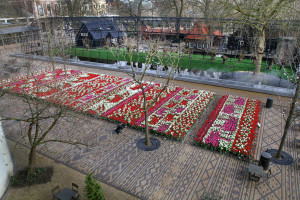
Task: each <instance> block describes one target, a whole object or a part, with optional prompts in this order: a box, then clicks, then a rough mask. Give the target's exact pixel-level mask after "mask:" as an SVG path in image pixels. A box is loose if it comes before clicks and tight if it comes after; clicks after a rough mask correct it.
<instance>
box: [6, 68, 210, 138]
mask: <svg viewBox="0 0 300 200" xmlns="http://www.w3.org/2000/svg"><path fill="white" fill-rule="evenodd" d="M143 84H144V86H146V89H145V91H146V99H147V104H148V105H150V103H151V102H152V100H153V99H154V98H155V97H157V96H158V95H159V93H160V92H161V90H162V88H163V87H164V85H162V84H157V83H151V84H150V83H146V82H145V83H143ZM0 89H2V90H7V91H9V92H12V93H17V94H23V95H29V96H31V97H33V98H37V99H43V100H45V101H47V102H51V103H54V104H56V105H59V106H66V107H68V108H72V109H75V110H78V111H81V112H85V113H89V114H90V115H94V116H96V117H99V118H104V119H108V120H112V121H118V122H123V123H126V124H128V125H130V126H132V127H136V128H141V129H143V128H144V127H145V124H144V119H145V115H144V111H143V93H142V91H141V88H140V87H139V85H138V84H136V83H135V82H134V81H133V80H131V79H128V78H120V77H115V76H109V75H103V74H96V73H83V72H81V71H77V70H67V71H64V70H62V69H58V70H55V71H43V72H39V73H37V74H35V75H32V76H20V77H15V78H13V79H8V80H2V81H1V82H0ZM214 97H215V93H213V92H208V91H204V90H195V89H186V88H182V87H178V86H168V87H167V89H166V90H165V91H164V92H162V93H161V95H160V96H159V98H158V101H157V102H155V103H153V104H151V107H150V108H149V112H148V114H149V120H148V121H149V129H150V130H151V132H153V133H156V134H159V135H162V136H164V137H168V138H172V139H175V140H183V139H184V137H185V135H186V134H187V132H188V131H189V130H190V128H191V127H192V126H193V124H194V123H195V121H196V120H197V119H198V118H199V116H200V115H201V114H202V113H203V111H204V110H205V108H206V107H207V106H208V104H209V103H210V102H211V100H212V99H213V98H214Z"/></svg>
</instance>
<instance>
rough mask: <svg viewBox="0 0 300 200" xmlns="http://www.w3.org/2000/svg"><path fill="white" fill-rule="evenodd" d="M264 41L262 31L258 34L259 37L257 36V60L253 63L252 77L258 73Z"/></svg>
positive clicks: (264, 36) (263, 31)
mask: <svg viewBox="0 0 300 200" xmlns="http://www.w3.org/2000/svg"><path fill="white" fill-rule="evenodd" d="M265 40H266V35H265V29H263V30H262V31H260V32H259V36H258V45H257V50H256V52H257V54H256V55H257V60H256V63H255V69H254V72H253V75H257V74H259V73H260V69H261V63H262V57H263V55H264V51H265Z"/></svg>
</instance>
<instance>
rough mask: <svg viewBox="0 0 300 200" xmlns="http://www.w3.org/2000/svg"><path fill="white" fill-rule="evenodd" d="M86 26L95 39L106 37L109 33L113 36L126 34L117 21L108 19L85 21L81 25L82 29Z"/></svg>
mask: <svg viewBox="0 0 300 200" xmlns="http://www.w3.org/2000/svg"><path fill="white" fill-rule="evenodd" d="M84 26H86V28H87V30H88V31H89V32H90V34H91V35H92V36H93V38H94V39H95V40H97V39H103V38H106V36H107V35H108V34H109V33H110V35H111V36H112V37H113V38H118V37H123V36H125V33H124V32H123V31H121V30H120V29H119V27H118V26H117V25H116V23H115V22H114V21H112V20H108V19H102V20H97V21H92V22H85V23H83V25H82V26H81V29H82V28H83V27H84Z"/></svg>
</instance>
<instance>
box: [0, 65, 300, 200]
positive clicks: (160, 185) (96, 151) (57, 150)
mask: <svg viewBox="0 0 300 200" xmlns="http://www.w3.org/2000/svg"><path fill="white" fill-rule="evenodd" d="M81 69H82V68H81ZM83 70H85V71H97V70H96V69H91V70H90V69H83ZM98 72H99V71H98ZM101 73H107V74H112V75H115V76H118V75H119V76H121V75H122V74H121V73H120V74H118V73H116V72H109V71H104V70H102V71H101ZM123 76H124V74H123ZM174 84H176V85H180V86H185V87H188V88H197V89H206V90H210V91H214V92H216V93H217V94H218V95H223V94H232V93H233V94H235V95H239V96H245V97H249V98H255V99H259V100H261V101H263V102H265V100H266V97H267V96H266V95H263V94H257V93H251V92H245V91H238V90H233V89H226V88H219V87H212V86H206V85H201V84H190V83H184V82H180V81H176V82H174ZM268 96H270V95H268ZM275 98H277V97H274V101H275V103H277V104H278V102H279V101H278V99H275ZM283 101H286V102H287V101H288V99H281V102H283ZM9 103H11V102H10V101H8V99H7V98H1V99H0V105H1V109H0V114H1V116H5V114H6V113H8V112H10V113H13V112H14V111H15V110H16V108H9V107H8V106H7V104H9ZM14 105H15V106H19V108H18V109H22V108H23V107H22V104H21V102H20V103H17V104H16V103H15V104H14ZM211 106H212V105H211ZM283 112H284V107H282V106H280V105H276V106H274V107H273V108H271V109H267V108H264V107H263V108H262V113H261V119H262V126H261V128H260V130H259V134H258V136H257V137H258V138H257V150H256V154H255V158H256V159H259V155H260V154H261V152H263V151H265V150H267V149H271V148H273V149H274V148H275V149H276V148H278V146H279V142H280V139H281V135H282V132H283V124H284V115H282V113H283ZM82 118H84V120H83V119H79V118H69V121H62V122H60V123H59V124H58V126H57V127H56V128H55V129H54V130H53V131H52V133H51V135H49V137H62V138H70V137H71V138H73V139H74V138H76V139H78V140H81V141H84V142H86V143H89V144H90V147H89V148H86V147H84V148H81V149H78V148H76V147H75V146H71V145H68V144H61V143H47V144H46V145H44V146H42V147H40V148H39V150H38V151H39V152H40V153H42V154H43V155H46V156H48V157H50V158H52V159H54V160H56V161H58V162H60V163H62V164H64V165H66V166H69V167H71V168H73V169H76V170H78V171H80V172H83V173H85V174H88V173H93V174H94V175H95V177H97V178H98V179H99V180H100V181H102V182H105V183H107V184H109V185H112V186H114V187H115V188H118V189H120V190H122V191H125V192H127V193H130V194H132V195H134V196H137V197H139V198H141V199H164V200H168V199H170V200H172V199H199V198H200V197H201V195H202V194H203V193H204V192H208V193H210V192H216V193H218V194H219V195H221V196H222V197H223V199H300V191H299V180H300V178H299V176H300V172H299V170H297V169H296V165H295V164H293V165H290V166H279V165H275V164H273V163H271V165H270V168H271V169H272V172H273V174H272V175H271V177H270V178H269V179H261V180H260V182H259V183H256V182H250V181H249V180H248V176H247V175H246V174H245V173H243V172H242V168H243V167H245V166H247V163H245V162H242V161H240V160H237V159H236V158H232V157H228V156H225V155H221V154H219V153H217V152H213V151H210V150H205V149H202V148H200V147H195V146H193V145H192V144H191V141H192V136H193V135H195V134H196V132H197V130H198V129H197V128H199V127H200V126H201V123H203V122H201V121H199V122H198V124H196V125H195V128H194V129H192V131H191V132H190V133H189V136H188V138H187V139H186V140H185V141H184V142H182V143H179V142H176V141H172V140H168V139H164V138H162V137H157V139H159V140H160V141H161V147H160V148H159V149H157V150H155V151H152V152H145V151H141V150H139V149H137V148H136V141H137V140H138V139H140V138H142V137H143V133H142V132H141V131H138V130H135V129H131V128H126V129H125V130H124V131H123V133H122V134H120V135H117V134H114V133H113V131H114V129H115V128H116V124H114V123H110V122H108V121H103V120H98V119H94V118H90V117H88V116H82ZM43 123H45V125H46V124H47V123H49V122H47V121H45V122H43ZM3 128H4V131H5V133H6V136H7V138H9V139H11V140H13V141H19V142H22V143H23V144H25V145H26V142H24V141H20V134H19V133H20V126H19V123H16V122H7V121H6V122H3ZM295 134H296V131H295V129H294V128H291V129H290V132H289V135H288V138H287V141H286V144H285V146H284V151H285V152H287V153H289V154H290V155H291V156H292V157H293V158H296V157H297V152H296V149H295V145H294V143H293V141H294V138H295Z"/></svg>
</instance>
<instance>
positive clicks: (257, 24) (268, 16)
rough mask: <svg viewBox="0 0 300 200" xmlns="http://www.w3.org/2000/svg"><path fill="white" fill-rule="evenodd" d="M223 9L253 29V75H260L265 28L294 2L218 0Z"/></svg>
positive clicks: (290, 0)
mask: <svg viewBox="0 0 300 200" xmlns="http://www.w3.org/2000/svg"><path fill="white" fill-rule="evenodd" d="M220 1H221V3H222V4H223V5H224V7H225V8H228V9H232V10H234V11H235V12H236V13H235V15H236V17H237V19H240V18H242V20H241V23H243V24H245V25H249V26H251V27H253V28H254V29H255V30H256V31H257V32H256V43H255V56H256V60H257V61H256V63H255V69H254V72H253V75H257V74H259V73H260V69H261V64H262V57H263V54H264V50H265V40H266V28H267V26H268V24H269V23H270V22H271V21H272V20H274V19H276V18H278V17H280V14H281V13H282V11H283V10H284V8H286V7H287V6H289V5H290V4H291V3H292V2H294V1H295V0H250V1H247V2H245V1H238V0H232V1H225V0H220Z"/></svg>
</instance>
